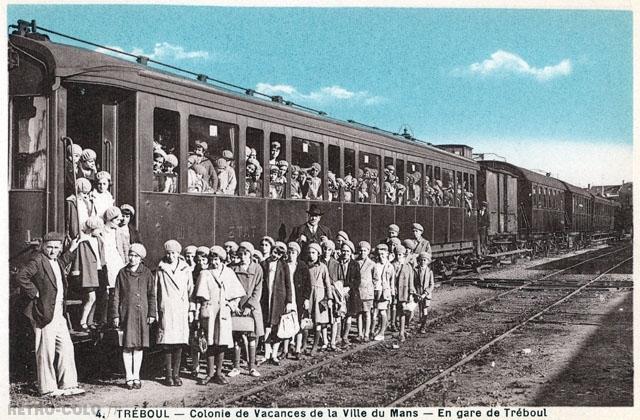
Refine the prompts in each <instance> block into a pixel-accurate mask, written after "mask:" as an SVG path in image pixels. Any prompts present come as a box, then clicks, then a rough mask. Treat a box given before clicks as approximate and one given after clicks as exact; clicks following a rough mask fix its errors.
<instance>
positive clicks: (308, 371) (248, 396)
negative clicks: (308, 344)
mask: <svg viewBox="0 0 640 420" xmlns="http://www.w3.org/2000/svg"><path fill="white" fill-rule="evenodd" d="M629 248H630V247H628V246H627V247H622V248H617V249H615V250H613V251H610V252H606V253H602V254H599V255H596V256H593V257H590V258H587V259H585V260H582V261H579V262H577V263H575V264H572V265H570V266H568V267H564V268H562V269H559V270H555V271H554V272H552V273H549V274H546V275H544V276H542V277H539V278H536V279H532V280H529V281H525V282H524V283H522V284H521V285H520V286H517V287H513V288H510V289H508V290H505V291H502V292H500V293H497V294H495V295H493V296H491V297H488V298H485V299H482V300H480V301H476V302H473V303H471V304H467V305H464V306H461V307H458V308H454V309H452V310H450V311H447V312H445V313H443V314H440V315H438V316H436V317H434V318H432V319H430V320H429V322H428V325H429V326H433V325H436V324H439V323H442V321H445V320H446V319H448V318H452V317H455V316H461V315H464V314H465V313H466V312H468V311H470V310H472V309H474V308H480V307H484V306H486V305H487V304H489V303H491V302H496V301H499V300H500V299H501V298H503V297H505V296H508V295H512V294H514V293H517V292H519V291H521V290H523V289H526V288H527V287H530V286H531V285H533V284H535V283H537V282H544V281H548V280H549V279H551V278H553V277H555V276H558V275H560V274H562V273H565V272H567V271H569V270H572V269H575V268H576V267H579V266H581V265H584V264H588V263H590V262H592V261H595V260H598V259H601V258H604V257H607V256H611V255H614V254H619V253H621V252H624V251H626V250H628V249H629ZM626 262H627V260H625V261H623V262H622V263H620V264H619V265H622V264H624V263H626ZM616 267H617V266H616ZM614 268H615V267H614ZM614 268H612V269H611V270H613V269H614ZM609 271H610V270H609ZM603 275H604V273H603V274H602V275H599V276H598V277H597V278H596V279H593V280H591V281H589V282H588V283H586V284H583V285H580V286H579V290H582V289H583V288H585V287H588V286H589V285H591V284H592V283H593V282H595V281H597V280H598V279H599V278H601V277H602V276H603ZM504 315H505V314H504V313H501V314H500V316H502V317H504ZM532 319H533V318H532ZM527 322H528V321H527ZM385 343H386V345H388V343H389V342H388V341H386V342H369V343H366V344H362V345H359V346H357V347H355V348H352V349H350V350H348V351H346V352H344V353H341V354H337V355H335V356H333V357H329V358H325V359H324V360H322V361H319V362H317V363H314V364H311V365H308V366H305V367H303V368H301V369H296V370H293V371H290V372H288V373H286V374H284V375H282V376H279V377H277V378H275V379H273V380H267V381H265V382H263V383H261V384H258V385H256V386H254V387H251V388H249V389H247V390H245V391H242V392H238V393H235V394H233V395H232V396H229V397H226V398H222V399H220V400H217V401H211V402H210V403H211V404H215V405H220V406H231V405H243V402H245V401H250V404H251V405H259V404H256V402H255V400H256V399H257V400H258V401H259V400H260V398H259V395H260V394H262V393H265V392H266V391H268V390H270V389H273V388H277V387H278V386H279V385H282V386H283V387H285V388H286V386H287V383H290V382H296V383H298V382H300V381H301V379H300V378H302V380H303V379H304V378H303V377H304V376H313V374H312V373H313V372H314V371H318V370H326V369H331V367H332V366H336V365H338V364H339V363H341V362H343V361H345V360H349V359H355V358H356V355H357V353H363V352H372V351H376V348H375V347H376V346H382V345H385ZM256 396H258V397H257V398H256ZM356 405H361V404H356Z"/></svg>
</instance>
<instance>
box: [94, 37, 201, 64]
mask: <svg viewBox="0 0 640 420" xmlns="http://www.w3.org/2000/svg"><path fill="white" fill-rule="evenodd" d="M108 47H109V48H112V49H114V50H118V51H122V52H127V53H129V54H134V55H144V56H145V57H149V58H150V59H152V60H158V61H161V60H197V59H203V60H206V59H208V58H209V53H208V52H207V51H186V50H185V49H184V48H183V47H181V46H179V45H172V44H169V43H168V42H157V43H156V44H155V46H154V47H153V52H151V53H145V51H144V50H143V49H142V48H138V47H134V48H132V49H131V51H125V50H124V49H123V48H122V47H119V46H110V45H109V46H108ZM95 51H96V52H100V53H103V54H109V55H113V56H115V57H120V58H123V57H125V56H123V55H120V54H117V53H115V52H113V51H110V50H107V49H105V48H100V47H98V48H96V49H95Z"/></svg>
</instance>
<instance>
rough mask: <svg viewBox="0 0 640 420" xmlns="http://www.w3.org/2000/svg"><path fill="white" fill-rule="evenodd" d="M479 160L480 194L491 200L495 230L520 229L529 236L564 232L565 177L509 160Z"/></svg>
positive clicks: (532, 238)
mask: <svg viewBox="0 0 640 420" xmlns="http://www.w3.org/2000/svg"><path fill="white" fill-rule="evenodd" d="M479 163H480V168H481V171H480V176H479V177H480V180H479V185H482V188H481V192H480V194H481V196H482V197H484V198H485V200H486V201H487V202H488V205H489V211H490V215H491V216H492V219H493V220H492V223H491V226H492V227H494V231H495V232H497V233H501V232H506V233H510V234H514V233H516V232H517V233H518V237H520V238H522V239H526V240H536V239H541V238H546V237H549V236H554V235H556V234H559V233H563V232H564V222H565V221H564V191H565V186H564V184H563V183H562V181H560V180H558V179H556V178H553V177H551V176H545V175H541V174H538V173H536V172H533V171H530V170H528V169H524V168H521V167H519V166H516V165H513V164H510V163H507V162H502V161H496V160H483V161H480V162H479ZM492 202H493V203H492ZM516 217H517V221H516Z"/></svg>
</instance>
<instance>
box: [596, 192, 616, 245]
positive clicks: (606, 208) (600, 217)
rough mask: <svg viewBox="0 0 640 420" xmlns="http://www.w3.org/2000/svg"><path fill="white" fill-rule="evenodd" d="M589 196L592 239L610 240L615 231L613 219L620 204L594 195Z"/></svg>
mask: <svg viewBox="0 0 640 420" xmlns="http://www.w3.org/2000/svg"><path fill="white" fill-rule="evenodd" d="M591 196H592V197H593V198H592V200H593V214H592V219H591V220H592V221H591V230H592V238H598V239H600V238H610V237H612V234H613V232H615V230H616V229H617V226H616V223H615V217H616V212H617V211H618V208H619V207H620V204H618V203H616V202H615V201H612V200H609V199H607V198H604V197H600V196H598V195H595V194H591Z"/></svg>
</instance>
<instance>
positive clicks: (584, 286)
mask: <svg viewBox="0 0 640 420" xmlns="http://www.w3.org/2000/svg"><path fill="white" fill-rule="evenodd" d="M632 258H633V257H629V258H626V259H625V260H624V261H622V262H620V263H617V264H615V265H614V266H613V267H611V268H609V269H607V270H606V271H604V272H603V273H602V274H598V275H597V276H595V277H594V278H592V279H591V280H589V281H587V282H586V283H584V284H582V285H581V286H579V287H578V288H576V289H575V290H573V291H572V292H570V293H568V294H566V295H565V296H563V297H562V298H560V299H558V300H555V301H554V302H553V303H551V304H549V305H547V306H545V307H544V308H543V309H541V310H540V311H538V312H536V313H535V314H533V315H531V316H529V317H528V318H526V319H525V320H524V321H521V322H519V323H518V324H516V325H514V326H513V327H511V328H510V329H508V330H507V331H505V332H503V333H502V334H500V335H498V336H497V337H495V338H493V339H492V340H490V341H489V342H487V343H485V344H483V345H482V346H480V347H478V348H477V349H475V350H473V351H472V352H471V353H470V354H468V355H466V356H465V357H463V358H462V359H460V360H459V361H458V362H456V363H454V364H452V365H451V366H449V367H447V368H446V369H444V370H442V372H440V373H438V374H437V375H435V376H432V377H431V378H429V379H427V380H426V381H424V382H422V383H421V384H419V385H418V386H416V387H414V388H413V389H411V390H410V391H409V392H406V393H405V394H404V395H402V396H400V397H398V398H396V399H395V400H393V401H392V402H391V403H389V404H387V407H396V406H399V405H401V404H404V403H409V405H411V404H410V402H411V400H412V399H413V398H415V397H417V396H418V395H419V394H420V392H422V391H424V390H425V389H426V388H428V387H429V386H431V385H433V384H435V383H437V382H438V381H440V380H441V379H443V378H445V377H446V376H448V375H449V374H451V373H452V372H454V371H455V370H456V369H458V368H459V367H461V366H463V365H465V364H467V363H469V362H471V361H472V360H473V359H475V358H476V357H477V356H478V355H479V354H481V353H483V352H484V351H486V350H487V349H489V348H490V347H491V346H493V345H495V344H496V343H498V342H500V341H502V340H504V339H506V338H508V337H509V336H510V335H512V334H513V333H514V332H515V331H517V330H519V329H521V328H522V327H524V326H525V325H527V324H529V323H530V322H535V321H536V320H537V319H539V318H540V317H541V316H542V315H544V314H545V313H547V312H548V311H550V310H551V309H552V308H554V307H556V306H558V305H560V304H562V303H564V302H566V301H567V300H569V299H570V298H572V297H573V296H575V295H576V294H578V293H580V292H582V291H583V290H585V289H587V288H588V287H589V286H590V285H592V284H593V283H595V282H597V281H598V280H599V279H601V278H602V277H603V276H605V275H606V274H608V273H610V272H611V271H613V270H614V269H616V268H617V267H619V266H621V265H623V264H625V263H627V262H628V261H630V260H631V259H632ZM414 405H415V404H414Z"/></svg>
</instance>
